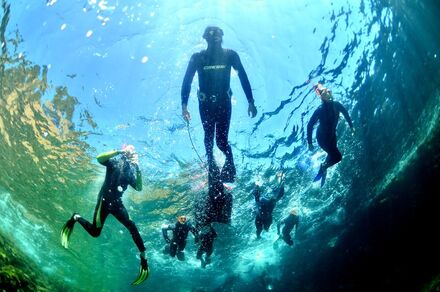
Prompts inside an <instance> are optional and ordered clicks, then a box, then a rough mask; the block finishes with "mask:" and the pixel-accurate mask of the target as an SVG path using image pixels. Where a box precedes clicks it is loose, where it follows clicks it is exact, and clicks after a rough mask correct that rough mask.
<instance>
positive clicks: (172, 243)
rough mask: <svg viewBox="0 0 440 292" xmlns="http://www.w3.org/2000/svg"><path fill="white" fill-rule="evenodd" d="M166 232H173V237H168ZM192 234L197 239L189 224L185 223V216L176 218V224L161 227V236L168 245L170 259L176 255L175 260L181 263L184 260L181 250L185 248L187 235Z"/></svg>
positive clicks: (192, 227) (193, 229) (195, 232)
mask: <svg viewBox="0 0 440 292" xmlns="http://www.w3.org/2000/svg"><path fill="white" fill-rule="evenodd" d="M168 231H172V232H173V237H172V238H171V239H170V238H169V237H168ZM190 231H191V232H192V234H193V235H194V237H196V238H197V231H196V229H195V228H194V226H192V224H191V223H190V222H188V221H187V218H186V216H184V215H182V216H178V217H177V222H176V223H175V224H172V225H165V226H163V227H162V235H163V238H164V239H165V241H166V243H169V252H170V255H171V256H172V257H175V256H176V255H177V258H178V259H179V260H181V261H183V260H184V259H185V255H184V253H183V250H184V249H185V246H186V239H187V237H188V233H189V232H190Z"/></svg>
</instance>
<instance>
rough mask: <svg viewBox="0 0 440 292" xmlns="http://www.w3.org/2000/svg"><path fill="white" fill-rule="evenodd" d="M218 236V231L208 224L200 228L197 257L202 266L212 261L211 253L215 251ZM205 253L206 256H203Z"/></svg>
mask: <svg viewBox="0 0 440 292" xmlns="http://www.w3.org/2000/svg"><path fill="white" fill-rule="evenodd" d="M216 237H217V232H215V229H214V228H213V227H212V226H211V224H208V225H206V226H204V227H203V228H201V229H200V233H199V237H198V241H199V242H200V245H199V248H198V250H197V259H199V260H200V263H201V266H202V268H205V267H206V265H208V264H210V263H211V255H212V252H213V251H214V239H215V238H216ZM203 255H205V256H203Z"/></svg>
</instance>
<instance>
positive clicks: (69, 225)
mask: <svg viewBox="0 0 440 292" xmlns="http://www.w3.org/2000/svg"><path fill="white" fill-rule="evenodd" d="M97 160H98V162H99V163H100V164H102V165H104V166H106V168H107V170H106V174H105V180H104V184H103V185H102V187H101V191H100V192H99V195H98V201H97V204H96V208H95V212H94V215H93V223H90V222H89V221H87V220H85V219H83V218H82V217H81V216H80V215H79V214H77V213H74V214H73V215H72V217H71V218H70V219H69V220H68V221H67V222H66V224H65V225H64V226H63V228H62V231H61V244H62V245H63V246H64V247H65V248H68V243H69V238H70V235H71V234H72V231H73V227H74V225H75V223H76V222H78V223H79V224H81V226H82V227H83V228H84V229H85V230H86V231H87V232H88V233H89V234H90V235H91V236H93V237H98V236H99V235H100V234H101V231H102V228H103V227H104V223H105V220H106V218H107V216H108V215H109V214H112V215H113V216H114V217H115V218H116V219H117V220H118V221H119V222H121V223H122V224H123V225H124V226H125V227H126V228H127V229H128V230H129V231H130V233H131V236H132V237H133V240H134V242H135V244H136V246H137V248H138V249H139V252H140V259H141V266H140V271H139V275H138V278H137V279H136V280H135V281H134V282H133V283H132V284H133V285H137V284H140V283H142V282H143V281H145V280H146V279H147V278H148V275H149V268H148V263H147V258H146V257H145V246H144V242H143V241H142V238H141V236H140V234H139V231H138V229H137V227H136V224H135V223H134V222H133V221H132V220H130V218H129V216H128V212H127V209H126V208H125V206H124V204H123V203H122V195H123V193H124V191H125V190H126V189H127V187H128V186H129V185H130V186H131V187H132V188H134V189H135V190H137V191H141V190H142V175H141V171H140V169H139V165H138V155H137V153H136V151H135V149H134V146H133V145H128V146H123V147H122V150H113V151H109V152H105V153H101V154H99V155H98V156H97Z"/></svg>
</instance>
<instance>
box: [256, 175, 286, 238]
mask: <svg viewBox="0 0 440 292" xmlns="http://www.w3.org/2000/svg"><path fill="white" fill-rule="evenodd" d="M276 193H277V194H276V196H273V197H265V196H263V197H262V196H261V187H260V186H259V185H258V184H255V189H254V191H253V195H254V197H255V203H256V204H257V215H256V217H255V226H256V228H257V238H258V239H259V238H261V232H262V231H263V228H264V230H266V231H269V227H270V225H271V224H272V220H273V219H272V212H273V209H274V208H275V205H276V203H277V202H278V201H279V200H280V199H281V198H282V197H283V196H284V179H282V180H281V183H280V186H279V187H278V190H276Z"/></svg>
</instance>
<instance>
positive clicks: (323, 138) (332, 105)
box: [307, 83, 354, 186]
mask: <svg viewBox="0 0 440 292" xmlns="http://www.w3.org/2000/svg"><path fill="white" fill-rule="evenodd" d="M315 92H316V94H318V96H319V97H320V98H321V100H322V104H321V105H320V106H319V107H318V108H317V109H316V110H315V112H314V113H313V115H312V117H311V118H310V121H309V123H308V124H307V143H308V147H309V150H310V151H312V150H313V143H312V132H313V127H314V125H315V124H316V122H318V121H319V126H318V130H317V131H316V140H317V141H318V144H319V146H320V147H321V148H322V150H324V151H325V152H327V157H326V159H325V161H324V163H322V164H321V167H320V168H319V172H318V174H317V175H316V177H315V179H314V181H318V180H321V186H323V185H324V183H325V178H326V175H327V169H328V168H329V167H330V166H332V165H335V164H336V163H338V162H340V161H341V160H342V154H341V152H339V149H338V147H337V139H336V126H337V125H338V120H339V114H340V113H342V114H343V116H344V118H345V119H346V120H347V122H348V124H349V125H350V128H351V131H352V133H354V127H353V122H352V121H351V118H350V116H349V114H348V112H347V110H346V109H345V108H344V106H343V105H342V104H340V103H339V102H337V101H334V100H333V95H332V92H331V91H330V90H329V89H327V88H326V87H324V86H323V85H322V84H320V83H318V85H317V86H315Z"/></svg>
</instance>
